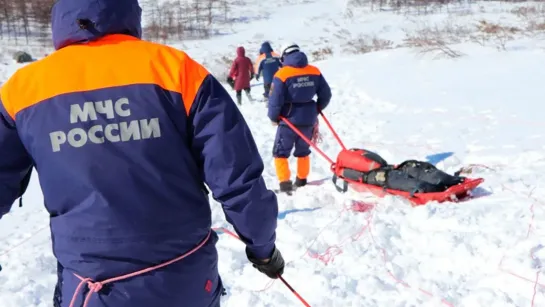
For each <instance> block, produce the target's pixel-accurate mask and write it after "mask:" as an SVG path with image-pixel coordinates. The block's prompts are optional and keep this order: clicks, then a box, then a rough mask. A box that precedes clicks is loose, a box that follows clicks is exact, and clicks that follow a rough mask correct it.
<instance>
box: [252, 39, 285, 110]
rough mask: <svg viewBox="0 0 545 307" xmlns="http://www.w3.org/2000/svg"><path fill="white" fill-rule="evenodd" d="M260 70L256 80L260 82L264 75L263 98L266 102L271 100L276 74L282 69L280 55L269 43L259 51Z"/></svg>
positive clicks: (265, 43) (264, 44) (263, 45)
mask: <svg viewBox="0 0 545 307" xmlns="http://www.w3.org/2000/svg"><path fill="white" fill-rule="evenodd" d="M257 62H258V69H257V72H256V77H255V79H256V80H257V81H259V78H260V77H261V74H263V89H264V92H263V97H264V98H265V101H267V99H268V98H269V91H270V89H271V83H272V79H273V76H274V74H275V73H276V72H277V71H278V70H279V69H280V67H282V63H281V62H280V55H278V54H277V53H276V52H274V51H273V49H272V47H271V44H270V43H269V42H264V43H263V44H262V45H261V49H259V58H258V60H257Z"/></svg>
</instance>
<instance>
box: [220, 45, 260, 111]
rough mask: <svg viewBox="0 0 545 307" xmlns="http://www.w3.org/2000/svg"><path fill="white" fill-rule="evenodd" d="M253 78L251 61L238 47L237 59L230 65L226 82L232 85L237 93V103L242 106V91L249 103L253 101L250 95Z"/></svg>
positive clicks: (242, 49) (243, 50) (242, 48)
mask: <svg viewBox="0 0 545 307" xmlns="http://www.w3.org/2000/svg"><path fill="white" fill-rule="evenodd" d="M253 78H254V70H253V64H252V60H250V58H249V57H247V56H246V50H245V49H244V47H242V46H240V47H238V48H237V57H236V59H235V60H234V61H233V64H232V65H231V70H230V71H229V78H228V79H227V82H229V83H230V84H232V87H233V88H234V90H235V91H236V93H237V103H238V104H239V105H240V104H242V91H244V92H246V96H247V97H248V99H249V100H250V101H253V98H252V95H251V94H250V80H252V79H253Z"/></svg>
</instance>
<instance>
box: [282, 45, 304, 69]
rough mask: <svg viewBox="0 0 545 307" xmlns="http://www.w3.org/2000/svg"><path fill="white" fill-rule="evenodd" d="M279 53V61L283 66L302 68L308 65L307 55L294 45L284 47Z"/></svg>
mask: <svg viewBox="0 0 545 307" xmlns="http://www.w3.org/2000/svg"><path fill="white" fill-rule="evenodd" d="M281 52H282V53H281V55H280V59H281V61H282V64H283V65H285V66H292V67H298V68H302V67H305V66H307V65H308V58H307V55H306V54H304V53H303V52H301V50H300V49H299V46H298V45H297V44H295V43H290V44H286V45H284V46H283V47H282V51H281Z"/></svg>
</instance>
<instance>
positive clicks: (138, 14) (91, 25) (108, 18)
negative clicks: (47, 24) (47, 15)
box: [51, 0, 142, 50]
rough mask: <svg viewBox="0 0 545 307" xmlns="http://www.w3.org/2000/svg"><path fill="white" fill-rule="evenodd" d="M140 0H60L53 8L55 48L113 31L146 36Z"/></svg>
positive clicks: (95, 38) (85, 40) (88, 39)
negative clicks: (143, 33) (143, 28)
mask: <svg viewBox="0 0 545 307" xmlns="http://www.w3.org/2000/svg"><path fill="white" fill-rule="evenodd" d="M141 18H142V9H141V8H140V6H139V5H138V0H58V1H57V2H55V4H54V5H53V9H52V11H51V30H52V37H53V45H54V46H55V49H56V50H58V49H61V48H64V47H66V46H69V45H73V44H78V43H85V42H89V41H93V40H97V39H99V38H101V37H104V36H106V35H109V34H127V35H131V36H134V37H136V38H141V37H142V25H141Z"/></svg>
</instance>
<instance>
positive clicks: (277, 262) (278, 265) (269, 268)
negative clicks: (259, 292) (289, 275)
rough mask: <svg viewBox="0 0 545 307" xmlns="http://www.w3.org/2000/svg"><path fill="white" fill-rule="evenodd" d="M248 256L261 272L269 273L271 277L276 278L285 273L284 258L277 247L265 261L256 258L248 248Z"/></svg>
mask: <svg viewBox="0 0 545 307" xmlns="http://www.w3.org/2000/svg"><path fill="white" fill-rule="evenodd" d="M246 256H247V257H248V260H250V262H251V263H252V264H253V265H252V266H253V267H254V268H256V269H257V270H258V271H259V272H261V273H263V274H265V275H267V276H268V277H269V278H272V279H276V278H278V275H282V274H284V265H285V263H284V258H282V254H281V253H280V251H279V250H278V249H277V248H276V247H275V248H274V250H273V252H272V255H271V257H270V258H269V261H267V262H265V261H264V260H263V259H256V258H255V257H254V256H253V255H252V254H251V253H250V252H249V251H248V248H246Z"/></svg>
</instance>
